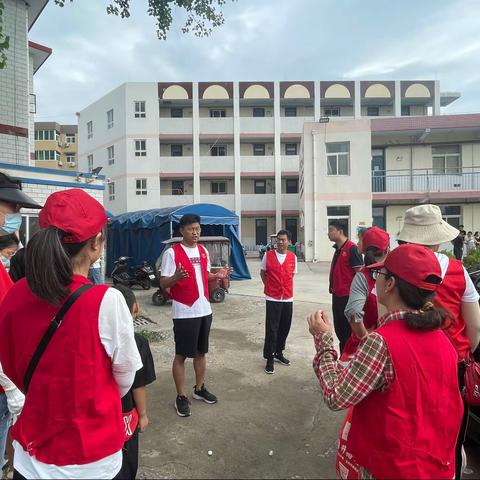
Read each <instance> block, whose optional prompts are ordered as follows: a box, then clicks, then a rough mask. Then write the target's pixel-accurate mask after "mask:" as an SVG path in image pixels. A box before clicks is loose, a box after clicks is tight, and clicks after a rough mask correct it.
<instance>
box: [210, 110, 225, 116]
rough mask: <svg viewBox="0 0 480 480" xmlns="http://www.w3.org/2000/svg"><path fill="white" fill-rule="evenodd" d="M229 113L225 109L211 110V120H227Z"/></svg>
mask: <svg viewBox="0 0 480 480" xmlns="http://www.w3.org/2000/svg"><path fill="white" fill-rule="evenodd" d="M226 116H227V112H226V111H225V109H224V108H216V109H210V118H225V117H226Z"/></svg>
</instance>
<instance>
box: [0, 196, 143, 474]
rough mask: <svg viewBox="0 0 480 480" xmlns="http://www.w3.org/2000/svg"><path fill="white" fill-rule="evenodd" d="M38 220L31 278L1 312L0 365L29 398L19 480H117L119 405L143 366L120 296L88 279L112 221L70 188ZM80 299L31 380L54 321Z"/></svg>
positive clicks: (18, 428) (18, 454)
mask: <svg viewBox="0 0 480 480" xmlns="http://www.w3.org/2000/svg"><path fill="white" fill-rule="evenodd" d="M39 223H40V228H41V230H40V231H38V232H37V233H36V234H35V235H34V236H33V237H32V238H31V239H30V241H29V244H28V248H27V259H26V276H25V278H23V279H21V280H19V281H18V282H17V283H15V284H14V285H13V286H12V287H11V288H10V290H9V292H8V293H7V295H6V296H5V299H4V301H3V304H2V309H1V311H0V361H1V362H2V365H3V368H4V370H5V373H6V374H7V375H8V376H9V377H10V378H11V379H12V381H13V382H14V383H15V384H16V385H17V386H18V387H19V388H20V389H21V390H22V391H23V392H24V393H26V400H25V405H24V408H23V410H22V414H21V415H20V417H19V419H18V420H17V423H16V424H15V425H14V427H13V428H12V438H13V439H14V449H15V457H14V469H15V473H14V478H105V479H106V478H113V477H115V475H117V473H118V472H119V471H120V468H121V465H122V446H123V443H124V439H125V431H124V426H123V421H122V415H121V403H120V398H121V397H122V396H123V395H124V394H125V393H126V392H127V391H128V390H129V388H130V387H131V385H132V382H133V379H134V375H135V372H136V371H137V370H138V369H139V368H141V366H142V363H141V360H140V356H139V353H138V350H137V347H136V344H135V340H134V334H133V324H132V322H131V315H130V311H129V310H128V307H127V305H126V303H125V300H124V298H123V296H122V294H121V293H120V292H118V291H117V290H114V289H112V288H108V287H107V286H105V285H98V286H92V285H91V282H90V281H89V280H88V279H87V278H86V277H87V275H88V270H89V267H90V265H91V264H92V263H93V262H95V260H97V259H98V258H99V256H100V255H101V253H102V251H103V246H104V238H105V237H104V228H105V225H106V223H107V216H106V215H105V210H104V208H103V206H102V205H101V204H100V203H99V202H97V201H96V200H95V199H94V198H93V197H92V196H90V195H88V194H87V193H86V192H85V191H84V190H81V189H70V190H64V191H60V192H56V193H54V194H52V195H51V196H50V197H48V199H47V201H46V203H45V207H44V208H43V209H42V211H41V212H40V215H39ZM74 292H75V294H76V296H77V298H76V300H75V303H73V304H71V306H70V308H69V309H68V311H67V312H66V314H65V315H64V317H63V321H62V322H61V323H60V324H59V325H58V326H57V328H56V330H54V334H53V336H52V337H51V340H50V341H49V342H48V343H47V344H46V347H45V349H44V350H43V352H42V353H41V354H40V359H39V361H38V362H37V365H36V367H35V368H34V369H33V373H31V372H32V370H31V365H32V358H33V357H36V355H37V352H38V347H39V345H41V344H43V338H44V336H45V333H46V332H47V329H49V328H51V327H52V323H53V322H52V319H53V318H54V317H55V316H56V315H57V313H58V312H59V310H60V309H61V307H62V305H64V304H65V303H66V302H67V301H68V300H70V299H71V298H72V297H71V295H72V294H74ZM80 292H81V294H80V295H79V293H80ZM34 353H35V355H34ZM27 390H28V393H27Z"/></svg>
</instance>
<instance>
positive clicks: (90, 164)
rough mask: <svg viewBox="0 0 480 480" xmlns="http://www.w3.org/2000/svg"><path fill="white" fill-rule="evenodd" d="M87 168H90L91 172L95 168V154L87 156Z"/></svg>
mask: <svg viewBox="0 0 480 480" xmlns="http://www.w3.org/2000/svg"><path fill="white" fill-rule="evenodd" d="M87 168H88V171H89V172H91V171H92V170H93V154H90V155H89V156H88V157H87Z"/></svg>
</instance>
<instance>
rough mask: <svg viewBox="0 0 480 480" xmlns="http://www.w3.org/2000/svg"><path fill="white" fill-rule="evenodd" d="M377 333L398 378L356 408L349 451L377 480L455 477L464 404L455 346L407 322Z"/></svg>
mask: <svg viewBox="0 0 480 480" xmlns="http://www.w3.org/2000/svg"><path fill="white" fill-rule="evenodd" d="M376 332H377V333H379V334H380V335H381V336H382V337H383V338H384V340H385V342H386V344H387V347H388V351H389V353H390V358H391V360H392V363H393V367H394V371H395V379H394V381H393V382H392V384H391V385H390V387H389V388H388V389H387V390H386V391H385V392H380V391H379V390H375V391H374V392H372V393H370V394H369V395H368V396H367V397H366V398H365V399H364V400H362V401H361V402H360V403H359V404H358V405H355V406H354V407H353V418H352V425H351V428H350V432H349V435H348V451H349V452H351V453H352V454H353V456H354V457H355V459H356V460H357V461H358V463H359V465H361V466H362V467H364V468H366V469H367V470H368V471H369V472H370V473H371V474H372V475H373V476H374V477H375V478H386V479H398V478H406V479H408V478H415V479H417V478H436V479H451V478H453V476H454V472H455V470H454V468H455V444H456V441H457V436H458V432H459V429H460V422H461V419H462V415H463V404H462V399H461V396H460V392H459V389H458V377H457V354H456V352H455V350H454V348H453V347H452V344H451V343H450V341H449V340H448V338H447V337H446V336H445V334H444V333H443V332H442V331H441V330H434V331H430V332H422V331H416V330H412V329H410V328H408V327H407V326H406V324H405V323H404V321H403V320H393V321H391V322H390V323H388V324H386V325H384V326H383V327H380V328H379V329H377V330H376Z"/></svg>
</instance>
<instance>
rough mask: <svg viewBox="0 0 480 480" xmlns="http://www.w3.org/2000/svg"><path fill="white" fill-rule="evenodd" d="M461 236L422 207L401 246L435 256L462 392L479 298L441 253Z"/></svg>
mask: <svg viewBox="0 0 480 480" xmlns="http://www.w3.org/2000/svg"><path fill="white" fill-rule="evenodd" d="M458 235H459V231H458V230H457V229H456V228H454V227H452V226H451V225H449V224H448V223H447V222H446V221H445V220H443V218H442V212H441V210H440V208H439V207H438V206H437V205H430V204H427V205H418V206H416V207H412V208H409V209H408V210H407V211H406V212H405V218H404V224H403V228H402V230H401V231H400V234H399V235H398V242H399V243H400V244H401V243H415V244H418V245H424V246H426V247H427V248H429V249H430V250H432V251H433V252H435V255H436V257H437V260H438V262H439V264H440V268H441V272H442V279H443V280H442V283H441V285H440V286H439V287H438V290H437V295H436V302H437V303H438V304H439V305H441V306H442V307H443V308H445V310H447V311H448V312H449V313H450V315H449V321H448V324H447V325H448V328H447V329H446V330H445V332H446V333H447V335H448V337H449V338H450V340H451V341H452V343H453V345H454V347H455V348H456V350H457V352H458V362H459V363H458V377H459V380H460V389H461V390H462V389H463V386H464V384H463V378H464V372H465V358H466V357H467V356H468V355H469V352H470V351H474V350H475V349H476V348H477V346H478V343H479V339H480V308H479V305H478V300H479V295H478V292H477V290H476V289H475V286H474V285H473V282H472V280H471V279H470V276H469V274H468V272H467V271H466V269H465V267H464V266H463V264H462V262H461V261H460V260H455V259H452V258H449V257H447V256H446V255H444V254H443V253H439V252H438V250H439V248H440V245H441V244H442V243H445V242H451V241H452V240H454V239H455V238H456V237H457V236H458ZM464 412H465V413H464V417H463V421H462V428H461V430H460V434H459V439H458V443H457V449H456V459H457V470H456V473H455V478H457V479H459V478H460V476H461V458H462V445H463V442H464V441H465V434H466V431H467V427H468V406H467V405H466V404H465V409H464Z"/></svg>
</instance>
